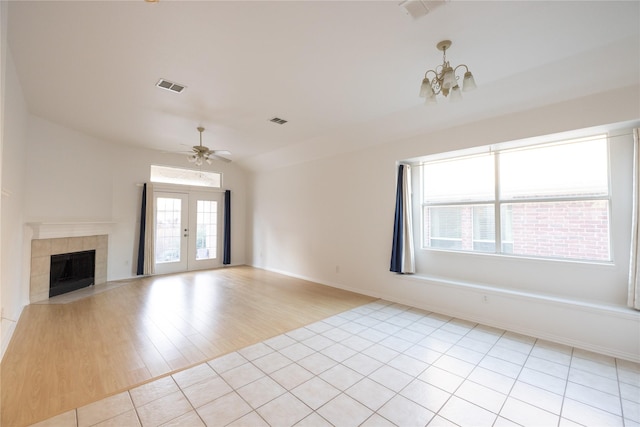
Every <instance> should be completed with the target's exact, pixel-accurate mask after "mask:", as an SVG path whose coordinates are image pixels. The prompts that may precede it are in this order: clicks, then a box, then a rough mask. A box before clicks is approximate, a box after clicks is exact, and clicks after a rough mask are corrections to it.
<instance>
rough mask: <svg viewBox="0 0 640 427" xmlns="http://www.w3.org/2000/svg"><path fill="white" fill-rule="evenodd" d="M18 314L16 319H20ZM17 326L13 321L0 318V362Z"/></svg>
mask: <svg viewBox="0 0 640 427" xmlns="http://www.w3.org/2000/svg"><path fill="white" fill-rule="evenodd" d="M23 308H24V307H23ZM20 314H22V310H20ZM20 314H18V318H20ZM17 325H18V322H17V321H15V320H11V319H5V318H4V317H3V318H0V337H2V343H1V344H0V346H1V347H0V362H2V359H3V358H4V353H5V352H6V351H7V348H9V343H10V342H11V338H12V337H13V333H14V332H15V330H16V326H17Z"/></svg>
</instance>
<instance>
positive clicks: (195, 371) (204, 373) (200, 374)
mask: <svg viewBox="0 0 640 427" xmlns="http://www.w3.org/2000/svg"><path fill="white" fill-rule="evenodd" d="M217 376H218V374H217V373H216V371H214V370H213V368H211V366H209V365H208V364H206V363H203V364H201V365H198V366H195V367H193V368H189V369H186V370H184V371H181V372H178V373H176V374H173V375H172V377H173V379H174V380H175V382H176V383H177V384H178V386H180V388H185V387H189V386H190V385H194V384H196V383H199V382H200V381H204V380H208V379H210V378H214V377H217Z"/></svg>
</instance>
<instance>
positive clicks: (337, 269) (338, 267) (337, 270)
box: [336, 265, 340, 273]
mask: <svg viewBox="0 0 640 427" xmlns="http://www.w3.org/2000/svg"><path fill="white" fill-rule="evenodd" d="M336 273H340V266H339V265H336Z"/></svg>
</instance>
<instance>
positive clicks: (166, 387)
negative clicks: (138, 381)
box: [129, 376, 179, 406]
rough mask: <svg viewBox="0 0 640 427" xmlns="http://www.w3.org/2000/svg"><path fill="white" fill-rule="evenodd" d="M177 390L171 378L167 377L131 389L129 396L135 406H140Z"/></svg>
mask: <svg viewBox="0 0 640 427" xmlns="http://www.w3.org/2000/svg"><path fill="white" fill-rule="evenodd" d="M178 390H179V388H178V385H177V384H176V382H175V381H174V380H173V378H172V377H171V376H168V377H164V378H161V379H159V380H156V381H152V382H150V383H147V384H144V385H141V386H140V387H136V388H134V389H131V390H129V394H130V395H131V399H132V400H133V404H134V405H135V406H142V405H144V404H145V403H149V402H151V401H152V400H156V399H158V398H160V397H164V396H166V395H168V394H171V393H173V392H176V391H178Z"/></svg>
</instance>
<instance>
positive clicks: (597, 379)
mask: <svg viewBox="0 0 640 427" xmlns="http://www.w3.org/2000/svg"><path fill="white" fill-rule="evenodd" d="M569 381H570V382H572V383H576V384H580V385H583V386H586V387H591V388H595V389H596V390H599V391H602V392H605V393H609V394H613V395H614V396H619V395H620V386H619V384H618V381H616V380H613V379H610V378H607V377H602V376H600V375H596V374H592V373H591V372H587V371H583V370H580V369H571V371H570V372H569Z"/></svg>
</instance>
